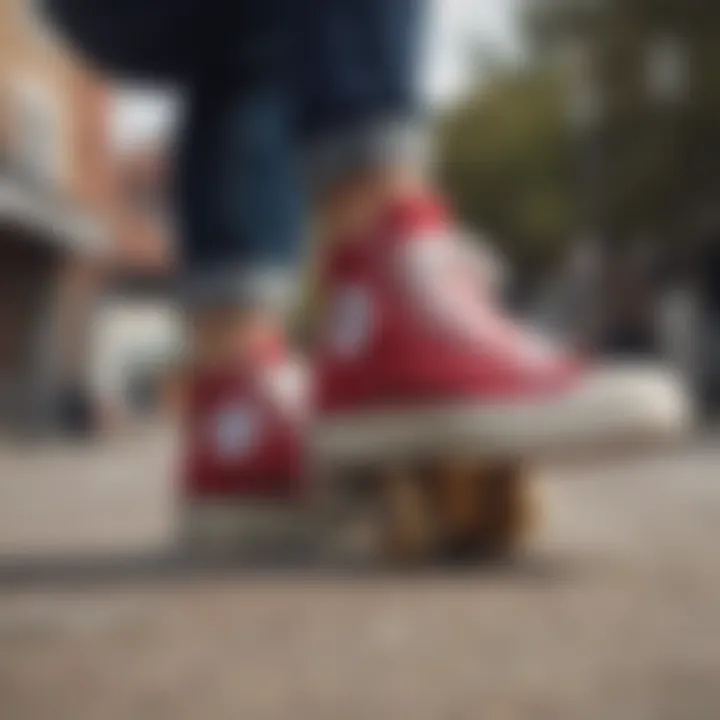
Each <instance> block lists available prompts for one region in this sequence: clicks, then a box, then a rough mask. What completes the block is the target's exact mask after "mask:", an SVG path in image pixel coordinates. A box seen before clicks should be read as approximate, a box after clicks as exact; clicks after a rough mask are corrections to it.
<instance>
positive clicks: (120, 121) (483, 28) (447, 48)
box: [112, 0, 520, 149]
mask: <svg viewBox="0 0 720 720" xmlns="http://www.w3.org/2000/svg"><path fill="white" fill-rule="evenodd" d="M519 1H520V0H431V10H430V13H431V15H430V18H429V20H430V21H429V23H428V30H429V32H428V35H427V38H426V42H425V53H424V61H423V68H422V80H423V86H424V89H425V92H426V94H427V97H428V98H429V99H430V101H431V102H433V103H434V104H445V103H449V102H452V101H453V100H455V99H456V98H457V97H458V96H461V95H462V93H463V91H464V90H465V89H466V87H467V85H468V83H469V82H470V75H469V73H468V65H467V60H468V54H469V53H468V51H469V49H470V48H471V47H477V46H478V45H483V46H485V47H488V48H489V49H490V50H491V51H492V52H498V53H506V54H512V53H513V52H514V51H515V50H516V48H517V38H516V37H515V33H514V22H513V21H514V16H515V8H516V6H517V4H518V2H519ZM177 110H178V100H177V98H176V97H175V96H173V95H172V94H170V93H168V92H164V93H162V92H159V91H158V90H156V89H154V90H138V89H136V88H127V87H124V88H122V89H118V91H117V92H116V95H115V112H114V114H113V117H114V122H113V129H112V132H113V136H114V140H115V143H116V145H117V146H118V148H119V149H123V148H126V147H129V146H130V147H131V146H133V145H135V144H138V143H146V142H151V141H152V140H154V139H155V138H157V137H162V136H163V135H165V134H167V133H168V132H169V131H170V129H171V128H172V125H173V122H174V119H175V118H176V116H177Z"/></svg>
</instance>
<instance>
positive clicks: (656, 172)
mask: <svg viewBox="0 0 720 720" xmlns="http://www.w3.org/2000/svg"><path fill="white" fill-rule="evenodd" d="M527 5H528V12H527V13H526V14H525V16H524V17H523V20H524V27H525V29H526V32H527V37H528V43H527V48H528V53H529V56H530V59H531V60H530V62H529V63H528V64H527V66H526V67H525V68H524V69H517V70H514V71H505V72H502V71H500V72H495V73H494V74H493V75H491V76H490V77H489V78H486V79H485V80H486V81H485V83H484V85H483V88H482V90H478V92H477V93H476V94H475V95H474V96H473V97H471V98H470V99H469V100H468V101H467V102H466V103H464V104H463V105H462V106H461V107H459V108H457V109H455V110H454V111H453V112H452V113H451V114H450V116H449V117H448V118H446V120H445V122H444V123H443V126H442V131H441V139H442V145H441V148H442V172H443V176H444V180H445V182H446V185H447V187H448V188H449V190H450V193H451V197H452V198H453V199H454V200H455V202H456V205H457V208H458V210H459V212H460V214H461V216H462V217H463V218H464V219H465V220H466V221H467V222H468V223H469V224H471V225H473V226H476V227H478V228H483V229H486V230H487V231H488V232H489V233H491V234H492V235H494V236H495V237H496V239H497V241H499V242H500V243H501V244H503V245H504V246H505V248H506V252H508V253H509V254H510V255H511V257H513V258H514V259H515V260H516V261H519V262H521V263H530V264H531V265H537V264H538V263H545V262H547V261H549V260H552V259H553V258H554V257H556V255H557V254H558V253H559V252H561V251H562V249H563V248H564V247H565V244H566V243H567V242H568V241H570V240H572V237H573V236H574V235H575V234H576V232H577V231H578V230H579V228H580V226H581V225H582V222H583V219H585V220H587V218H582V217H581V215H582V214H583V213H584V212H585V210H584V209H583V208H585V209H586V208H587V205H586V204H585V203H584V201H583V193H584V192H586V191H587V188H585V190H584V191H583V188H582V186H580V182H581V181H582V173H581V172H580V167H579V166H578V163H579V161H580V162H581V161H582V157H583V152H584V149H583V148H581V147H580V146H579V145H578V144H577V139H578V138H577V136H573V134H572V133H571V132H570V129H569V127H568V122H567V119H566V113H565V112H564V110H563V108H564V107H566V104H565V103H566V100H564V98H567V94H566V93H567V90H568V88H567V86H564V84H563V83H564V80H563V79H562V75H561V74H559V73H558V72H556V69H557V64H556V63H557V59H558V49H559V47H560V46H561V45H562V43H563V42H566V41H574V42H575V43H577V41H578V40H579V41H580V43H581V44H582V45H583V46H584V47H585V49H586V51H587V52H588V53H589V55H590V57H591V58H592V67H593V72H594V75H595V80H596V85H597V92H598V94H599V95H600V97H601V98H602V107H603V113H602V116H601V118H600V120H599V122H598V127H597V128H596V129H595V131H594V140H593V142H594V143H595V145H596V148H598V150H597V152H598V156H599V159H600V165H601V167H600V168H599V169H598V171H597V176H596V178H595V182H596V185H597V188H596V189H598V190H599V195H598V206H599V207H600V209H601V210H600V212H601V213H602V218H601V221H602V225H603V228H602V229H603V230H604V231H605V232H606V234H608V235H610V236H611V239H612V240H613V241H615V242H617V243H621V244H622V243H625V242H629V241H632V240H633V239H634V238H636V237H640V236H641V237H644V238H648V237H651V238H654V239H655V240H656V242H659V243H677V242H680V243H683V242H686V241H687V239H688V238H689V237H690V236H691V235H692V234H693V233H694V232H696V230H697V227H698V225H700V224H701V223H702V219H703V218H704V217H706V216H707V215H708V212H710V214H713V213H715V215H717V217H718V218H720V214H719V213H718V211H715V210H714V208H716V207H718V205H720V162H718V157H720V132H719V131H718V128H720V3H713V2H703V1H701V0H603V1H602V2H592V0H587V2H557V1H554V0H532V1H530V2H528V3H527ZM663 38H671V39H672V40H673V42H675V43H676V44H677V45H678V46H679V47H680V48H681V49H682V54H683V61H684V65H685V67H684V68H683V70H684V73H685V78H684V80H685V82H684V83H682V87H680V88H679V89H678V90H677V92H676V96H675V97H669V98H668V97H662V94H661V93H659V92H658V91H657V90H653V85H652V79H651V71H650V70H649V66H650V65H651V64H652V63H651V60H650V57H651V54H650V52H649V51H650V49H651V48H652V47H653V45H654V44H655V43H656V42H657V41H658V40H659V39H663ZM586 172H587V169H586ZM590 221H591V222H592V219H590ZM718 221H720V220H718Z"/></svg>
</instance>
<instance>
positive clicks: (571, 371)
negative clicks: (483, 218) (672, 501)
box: [311, 197, 687, 464]
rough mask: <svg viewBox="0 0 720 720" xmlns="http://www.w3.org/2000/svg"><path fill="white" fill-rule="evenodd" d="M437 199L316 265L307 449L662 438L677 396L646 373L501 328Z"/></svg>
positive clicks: (551, 446) (359, 450)
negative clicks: (317, 336)
mask: <svg viewBox="0 0 720 720" xmlns="http://www.w3.org/2000/svg"><path fill="white" fill-rule="evenodd" d="M485 270H486V267H485V266H484V263H483V261H482V258H478V257H477V256H475V255H474V254H473V253H472V252H471V250H470V249H469V247H468V246H467V245H466V244H465V243H463V242H459V241H458V240H457V238H456V237H455V236H454V234H453V232H452V231H451V230H450V227H449V225H448V221H447V219H446V217H445V213H444V211H443V209H442V207H440V206H439V204H438V203H437V202H436V201H434V200H432V199H428V198H417V197H416V198H410V199H406V200H403V201H396V202H394V203H392V204H391V207H389V209H388V211H387V212H386V213H384V214H383V217H382V219H381V220H380V221H379V222H377V224H376V225H375V227H373V228H372V230H371V231H370V232H368V233H366V234H365V235H364V236H363V237H358V238H348V239H346V241H345V242H338V243H337V244H335V245H334V246H333V247H332V248H331V250H330V252H329V257H327V258H326V262H325V265H324V275H322V277H321V281H322V283H323V294H325V295H326V296H327V297H328V298H329V302H328V309H327V313H326V317H325V323H324V330H323V332H322V336H321V342H320V346H319V348H318V353H317V358H316V362H315V372H316V406H317V407H316V413H317V417H316V419H315V421H314V423H313V432H312V437H311V445H312V448H313V452H314V454H315V456H316V459H318V460H319V461H321V462H330V463H335V462H337V463H340V464H342V463H355V462H365V461H375V460H378V459H381V458H391V457H394V456H406V455H408V454H418V453H421V454H423V453H438V452H440V453H444V452H447V451H451V452H455V451H457V452H460V453H462V454H463V456H465V457H466V456H467V455H468V454H473V453H476V454H477V455H478V456H479V457H483V458H488V457H489V458H494V457H495V458H516V457H521V456H524V455H527V454H534V453H537V452H542V451H546V450H560V449H565V448H569V447H570V446H576V445H578V444H580V445H592V446H596V445H602V444H605V443H614V442H615V441H633V440H640V439H643V440H644V439H646V438H648V439H654V438H656V437H666V436H668V435H672V434H674V433H676V432H677V431H678V430H680V429H681V428H682V427H683V425H684V424H685V420H686V417H687V406H686V401H685V396H684V393H683V392H682V391H681V389H680V388H679V386H678V385H677V384H676V383H675V382H674V380H673V379H672V378H671V377H670V376H669V375H668V374H666V373H664V372H662V371H661V370H657V369H650V368H647V367H643V368H638V367H635V368H633V367H629V368H628V367H625V368H617V367H605V368H595V367H587V366H585V365H584V364H583V363H581V362H580V361H578V360H577V359H574V358H572V357H570V356H568V355H566V354H564V353H563V352H561V351H559V350H558V349H556V348H554V347H552V346H551V345H550V344H549V343H547V342H545V341H544V340H543V339H542V338H540V337H537V336H535V335H534V334H533V333H531V332H529V331H528V330H525V329H523V328H521V327H520V326H519V325H518V324H516V323H514V322H512V321H511V320H509V319H508V318H507V317H506V316H505V315H504V313H503V312H502V310H501V309H500V308H499V307H498V303H497V301H496V299H495V293H494V291H493V289H492V283H491V282H490V280H491V279H490V278H488V276H487V274H486V272H485Z"/></svg>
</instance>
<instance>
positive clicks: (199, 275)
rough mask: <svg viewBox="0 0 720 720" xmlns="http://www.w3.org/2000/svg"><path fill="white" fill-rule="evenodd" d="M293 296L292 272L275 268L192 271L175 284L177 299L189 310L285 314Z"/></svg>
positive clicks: (293, 281) (293, 273)
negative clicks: (254, 310) (231, 308)
mask: <svg viewBox="0 0 720 720" xmlns="http://www.w3.org/2000/svg"><path fill="white" fill-rule="evenodd" d="M296 293H297V275H296V273H295V272H293V271H292V270H289V269H286V268H275V267H269V268H268V267H263V268H245V269H242V270H237V269H228V268H226V267H218V268H212V269H203V270H201V271H192V272H190V273H188V274H186V275H184V276H183V277H182V278H181V280H180V285H179V295H180V300H181V302H182V303H183V305H184V306H185V307H186V308H188V309H189V310H203V309H211V308H215V307H218V308H219V307H238V308H241V309H242V308H248V309H252V308H258V309H263V310H268V311H269V312H278V313H282V314H286V313H287V312H288V311H289V310H290V309H291V307H292V304H293V302H294V300H295V298H296Z"/></svg>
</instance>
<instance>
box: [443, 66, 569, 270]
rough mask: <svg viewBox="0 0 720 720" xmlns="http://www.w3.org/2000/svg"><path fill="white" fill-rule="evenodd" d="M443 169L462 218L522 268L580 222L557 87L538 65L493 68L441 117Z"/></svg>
mask: <svg viewBox="0 0 720 720" xmlns="http://www.w3.org/2000/svg"><path fill="white" fill-rule="evenodd" d="M440 139H441V155H440V156H441V174H442V177H443V180H444V183H445V187H447V189H448V191H449V193H450V197H451V198H452V199H453V202H454V204H455V205H456V208H457V210H458V212H459V214H460V216H461V217H462V218H463V220H464V221H465V222H467V223H468V224H469V225H470V226H471V227H474V228H476V229H479V230H482V231H484V232H487V233H489V235H490V236H491V237H492V238H493V239H494V240H495V241H496V242H498V243H499V244H500V245H501V246H502V247H503V249H504V251H505V252H506V253H507V254H508V255H509V257H510V258H511V259H512V260H513V261H514V262H515V263H516V264H519V265H520V267H521V268H527V269H530V270H536V269H538V268H539V267H541V266H542V265H544V264H545V263H546V262H548V261H550V260H552V259H554V258H556V257H557V255H558V254H559V253H561V252H562V251H563V249H564V248H565V246H566V244H567V243H568V241H569V240H570V239H571V235H572V230H573V228H574V227H575V226H576V223H577V213H578V208H577V203H576V199H575V197H574V193H573V191H572V185H573V168H572V147H571V143H570V138H569V137H568V133H567V128H566V126H565V120H564V112H563V97H562V87H561V85H560V84H559V83H558V81H557V78H556V77H555V76H554V75H553V74H552V73H551V72H547V71H545V70H543V69H538V70H537V71H528V70H527V69H525V70H522V69H506V70H497V71H495V72H494V73H493V75H492V76H491V77H490V78H488V79H487V80H486V82H485V83H484V85H483V88H482V89H478V90H477V91H476V92H475V93H473V94H472V95H471V97H470V98H469V99H468V100H467V101H466V102H465V103H463V104H462V105H461V106H460V107H458V108H456V109H455V110H454V111H453V112H452V113H450V115H449V116H448V117H446V118H445V119H444V122H443V123H442V125H441V129H440Z"/></svg>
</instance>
